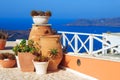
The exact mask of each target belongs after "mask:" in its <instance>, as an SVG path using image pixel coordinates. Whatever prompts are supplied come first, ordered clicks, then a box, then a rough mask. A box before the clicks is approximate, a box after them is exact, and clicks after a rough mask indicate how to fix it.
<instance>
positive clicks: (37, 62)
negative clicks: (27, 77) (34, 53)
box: [32, 60, 49, 64]
mask: <svg viewBox="0 0 120 80" xmlns="http://www.w3.org/2000/svg"><path fill="white" fill-rule="evenodd" d="M32 62H34V63H36V64H46V63H48V62H49V61H47V62H39V61H34V60H32Z"/></svg>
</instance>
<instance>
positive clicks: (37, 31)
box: [29, 24, 52, 42]
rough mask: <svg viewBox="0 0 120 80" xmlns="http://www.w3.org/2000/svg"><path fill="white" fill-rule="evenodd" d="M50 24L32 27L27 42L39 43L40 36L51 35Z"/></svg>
mask: <svg viewBox="0 0 120 80" xmlns="http://www.w3.org/2000/svg"><path fill="white" fill-rule="evenodd" d="M50 26H51V25H50V24H41V25H36V24H33V25H32V29H31V31H30V34H29V40H33V41H34V42H39V39H40V36H43V35H51V34H52V29H51V27H50Z"/></svg>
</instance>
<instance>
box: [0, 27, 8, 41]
mask: <svg viewBox="0 0 120 80" xmlns="http://www.w3.org/2000/svg"><path fill="white" fill-rule="evenodd" d="M0 39H8V33H7V32H6V31H5V30H2V29H1V30H0Z"/></svg>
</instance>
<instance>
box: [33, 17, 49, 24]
mask: <svg viewBox="0 0 120 80" xmlns="http://www.w3.org/2000/svg"><path fill="white" fill-rule="evenodd" d="M48 19H49V16H33V22H34V24H38V25H39V24H47V23H48Z"/></svg>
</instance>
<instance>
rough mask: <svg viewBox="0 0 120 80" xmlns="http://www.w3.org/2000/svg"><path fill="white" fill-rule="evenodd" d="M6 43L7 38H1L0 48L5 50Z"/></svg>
mask: <svg viewBox="0 0 120 80" xmlns="http://www.w3.org/2000/svg"><path fill="white" fill-rule="evenodd" d="M5 45H6V40H5V39H0V50H3V49H4V48H5Z"/></svg>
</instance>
